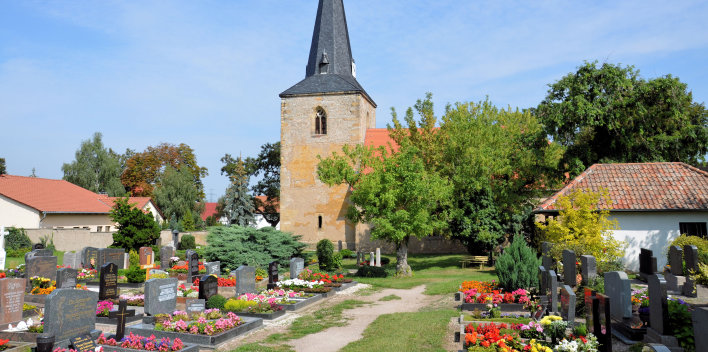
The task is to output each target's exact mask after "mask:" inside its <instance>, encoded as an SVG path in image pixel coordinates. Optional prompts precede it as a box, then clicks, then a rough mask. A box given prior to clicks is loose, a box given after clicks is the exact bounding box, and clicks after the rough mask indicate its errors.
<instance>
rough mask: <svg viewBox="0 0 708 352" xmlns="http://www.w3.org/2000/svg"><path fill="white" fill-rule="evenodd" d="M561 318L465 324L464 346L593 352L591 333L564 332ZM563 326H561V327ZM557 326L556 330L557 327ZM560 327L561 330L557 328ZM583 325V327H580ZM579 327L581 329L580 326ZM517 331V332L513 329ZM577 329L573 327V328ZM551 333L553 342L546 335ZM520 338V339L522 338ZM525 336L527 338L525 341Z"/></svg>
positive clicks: (595, 343)
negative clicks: (514, 322) (525, 321)
mask: <svg viewBox="0 0 708 352" xmlns="http://www.w3.org/2000/svg"><path fill="white" fill-rule="evenodd" d="M562 323H564V322H563V321H562V320H558V319H557V318H552V319H551V318H549V319H547V321H546V322H545V323H541V324H539V323H534V322H530V323H529V324H516V325H511V326H509V325H507V324H505V323H501V324H495V323H487V324H469V325H467V326H466V327H465V338H464V341H463V346H464V348H466V349H469V348H473V347H474V348H475V350H477V349H484V350H485V351H486V350H490V351H506V352H512V351H536V352H570V351H573V352H591V351H592V352H596V351H597V348H598V343H597V338H596V337H595V336H594V335H592V334H587V331H585V333H586V336H581V335H573V334H570V335H565V325H563V324H562ZM561 325H563V326H561ZM556 326H557V327H559V329H556ZM560 327H562V329H560ZM583 328H584V327H583ZM581 330H582V329H581ZM516 331H518V333H517V332H516ZM574 331H576V330H574ZM552 335H553V337H554V341H555V339H558V340H559V342H549V341H548V338H550V337H551V336H552ZM522 338H523V339H522ZM524 339H528V340H527V341H525V340H524Z"/></svg>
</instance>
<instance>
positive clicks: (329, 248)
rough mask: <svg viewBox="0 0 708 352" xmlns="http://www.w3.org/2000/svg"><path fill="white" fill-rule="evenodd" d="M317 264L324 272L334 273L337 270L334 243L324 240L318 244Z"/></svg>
mask: <svg viewBox="0 0 708 352" xmlns="http://www.w3.org/2000/svg"><path fill="white" fill-rule="evenodd" d="M317 262H318V263H319V265H320V270H322V271H333V270H336V269H337V268H336V267H335V266H336V263H335V258H334V244H332V241H330V240H328V239H323V240H320V241H319V242H317ZM340 264H341V259H340Z"/></svg>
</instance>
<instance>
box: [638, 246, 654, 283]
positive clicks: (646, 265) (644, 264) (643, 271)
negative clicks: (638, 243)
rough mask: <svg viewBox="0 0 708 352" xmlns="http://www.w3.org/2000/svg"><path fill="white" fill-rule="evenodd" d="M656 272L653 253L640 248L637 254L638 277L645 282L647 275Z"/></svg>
mask: <svg viewBox="0 0 708 352" xmlns="http://www.w3.org/2000/svg"><path fill="white" fill-rule="evenodd" d="M656 272H657V269H656V257H655V256H654V252H652V251H651V250H649V249H646V248H642V249H641V250H640V252H639V277H641V278H642V280H644V281H647V279H648V278H649V275H652V274H654V273H656Z"/></svg>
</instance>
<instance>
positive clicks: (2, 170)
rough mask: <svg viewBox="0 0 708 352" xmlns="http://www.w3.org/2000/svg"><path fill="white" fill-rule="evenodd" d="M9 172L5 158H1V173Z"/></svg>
mask: <svg viewBox="0 0 708 352" xmlns="http://www.w3.org/2000/svg"><path fill="white" fill-rule="evenodd" d="M5 174H7V169H6V168H5V158H0V175H5Z"/></svg>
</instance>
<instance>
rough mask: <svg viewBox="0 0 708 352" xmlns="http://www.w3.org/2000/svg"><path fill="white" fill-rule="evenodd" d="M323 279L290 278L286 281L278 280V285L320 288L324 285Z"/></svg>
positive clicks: (292, 287) (291, 287) (290, 287)
mask: <svg viewBox="0 0 708 352" xmlns="http://www.w3.org/2000/svg"><path fill="white" fill-rule="evenodd" d="M324 284H325V283H324V282H322V281H307V280H302V279H289V280H284V281H278V282H277V283H276V285H278V287H284V288H289V289H294V288H319V287H323V286H324Z"/></svg>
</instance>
